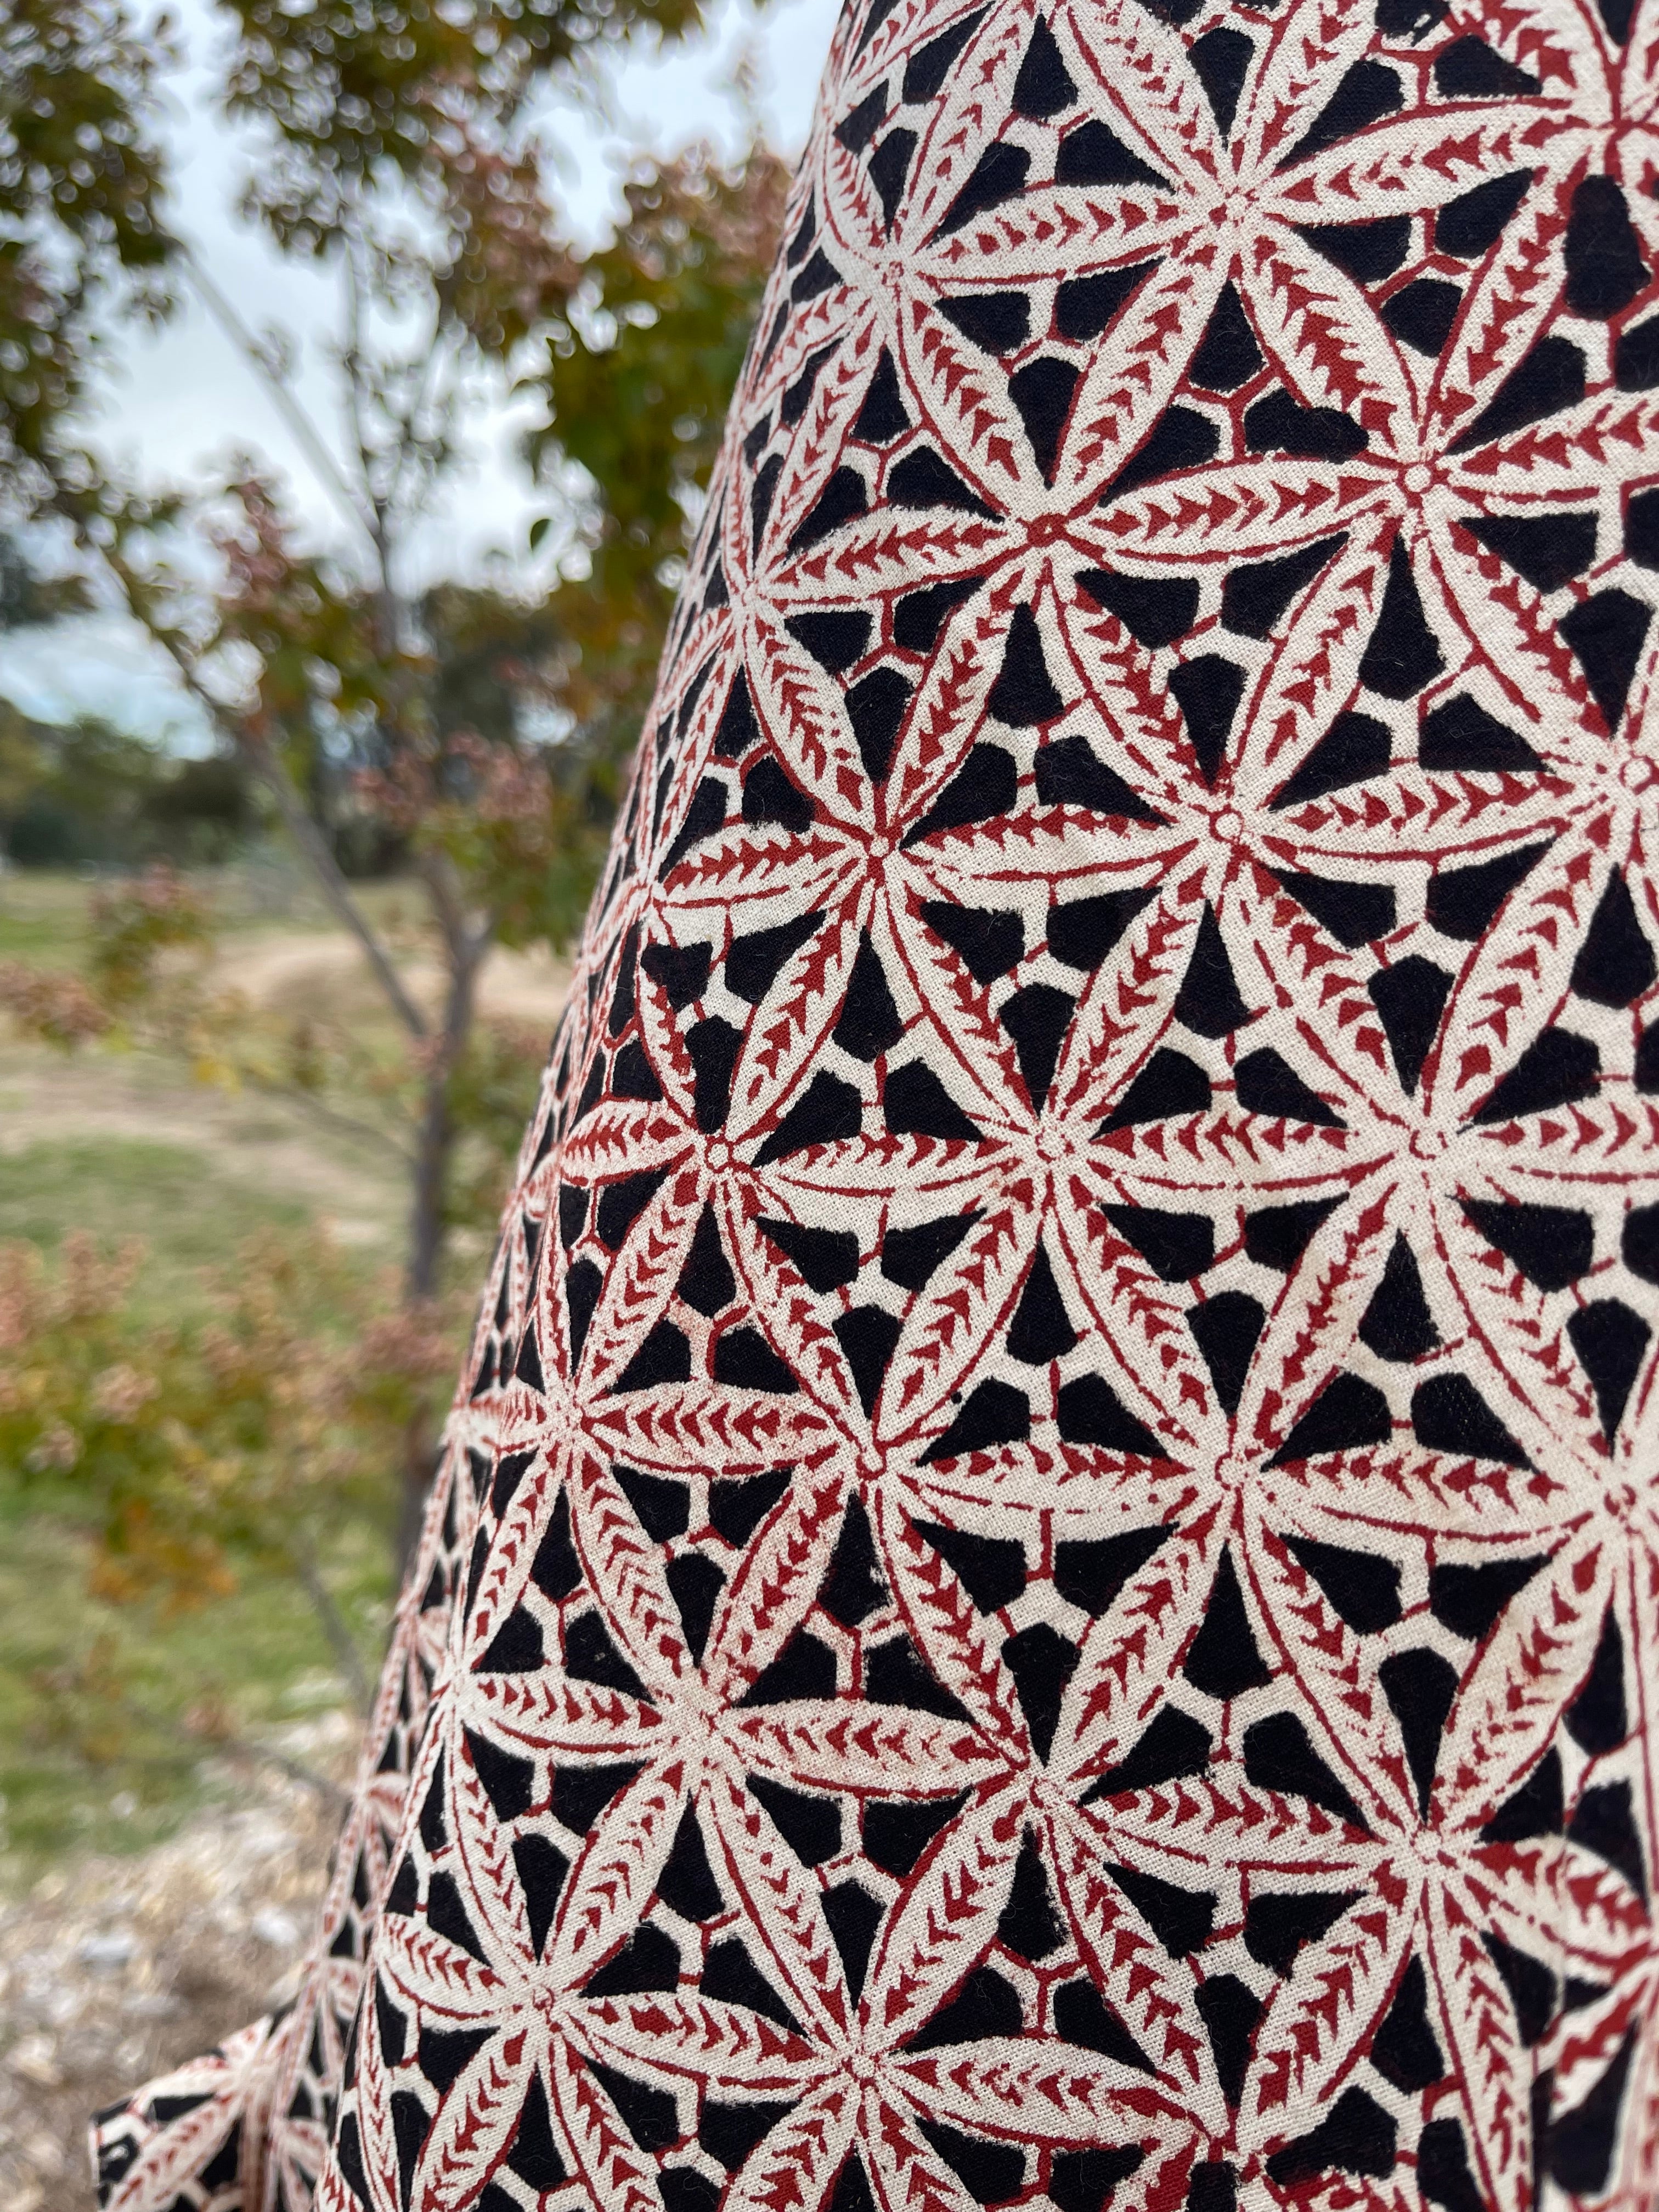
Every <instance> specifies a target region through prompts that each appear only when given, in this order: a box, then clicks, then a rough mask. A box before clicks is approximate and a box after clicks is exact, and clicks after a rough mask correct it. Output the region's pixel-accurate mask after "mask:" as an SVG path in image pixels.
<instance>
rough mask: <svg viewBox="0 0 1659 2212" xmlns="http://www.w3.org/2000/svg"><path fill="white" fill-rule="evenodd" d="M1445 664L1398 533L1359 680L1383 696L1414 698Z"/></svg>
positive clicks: (1361, 665) (1363, 657)
mask: <svg viewBox="0 0 1659 2212" xmlns="http://www.w3.org/2000/svg"><path fill="white" fill-rule="evenodd" d="M1445 665H1446V662H1445V656H1444V654H1443V653H1442V652H1441V650H1440V642H1439V640H1438V639H1437V637H1436V636H1435V634H1434V632H1433V631H1432V630H1431V629H1430V628H1429V625H1428V623H1427V620H1426V619H1425V616H1424V613H1423V602H1422V600H1421V599H1419V596H1418V591H1417V580H1416V578H1415V577H1414V576H1413V574H1412V567H1411V562H1410V560H1409V558H1408V557H1407V552H1406V548H1405V546H1404V544H1402V543H1401V540H1400V539H1399V538H1395V543H1394V550H1393V552H1392V553H1391V554H1390V555H1389V580H1388V582H1387V584H1386V585H1385V586H1383V605H1382V607H1381V608H1380V610H1379V611H1378V613H1377V617H1376V627H1375V629H1373V630H1372V631H1371V635H1370V643H1369V644H1368V645H1367V646H1366V647H1365V650H1364V654H1363V655H1362V656H1361V659H1360V663H1359V680H1360V682H1361V683H1362V684H1364V686H1365V687H1366V689H1367V690H1371V691H1377V692H1380V693H1381V694H1382V696H1383V698H1385V699H1414V698H1415V697H1416V696H1417V694H1418V693H1419V691H1420V690H1422V689H1423V686H1424V685H1425V684H1427V683H1430V682H1431V681H1432V679H1433V678H1435V677H1437V676H1438V675H1439V673H1440V671H1441V670H1442V669H1443V667H1444V666H1445Z"/></svg>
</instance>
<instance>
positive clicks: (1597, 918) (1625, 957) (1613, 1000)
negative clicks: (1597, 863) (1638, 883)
mask: <svg viewBox="0 0 1659 2212" xmlns="http://www.w3.org/2000/svg"><path fill="white" fill-rule="evenodd" d="M1656 975H1659V963H1656V961H1655V959H1654V957H1653V946H1652V945H1651V943H1650V941H1649V939H1648V935H1647V933H1646V931H1645V930H1644V928H1643V927H1642V925H1641V922H1640V921H1638V918H1637V913H1636V902H1635V900H1634V899H1632V896H1631V895H1630V886H1629V884H1627V883H1626V881H1625V878H1624V876H1623V874H1622V873H1621V872H1620V870H1619V869H1617V868H1615V869H1614V870H1613V873H1612V874H1611V875H1610V876H1609V877H1608V878H1607V888H1606V889H1605V890H1603V891H1602V893H1601V898H1600V899H1599V900H1598V901H1597V902H1596V908H1595V913H1594V914H1593V915H1591V916H1590V925H1589V929H1588V930H1587V931H1586V933H1585V935H1584V941H1583V944H1582V945H1580V946H1579V948H1578V955H1577V958H1576V959H1575V960H1574V962H1573V963H1572V975H1571V979H1570V987H1571V989H1572V990H1573V991H1575V992H1576V993H1577V995H1578V996H1579V997H1580V998H1581V999H1589V1000H1594V1002H1595V1004H1596V1005H1597V1006H1629V1005H1630V1003H1631V1001H1632V999H1639V998H1640V997H1641V995H1642V994H1643V992H1644V991H1645V990H1647V989H1648V988H1649V987H1650V986H1651V984H1652V982H1653V980H1654V978H1655V976H1656Z"/></svg>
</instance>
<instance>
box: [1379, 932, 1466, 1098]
mask: <svg viewBox="0 0 1659 2212" xmlns="http://www.w3.org/2000/svg"><path fill="white" fill-rule="evenodd" d="M1451 987H1452V979H1451V977H1450V976H1449V975H1448V974H1447V973H1446V970H1445V969H1443V968H1440V967H1437V966H1436V964H1435V963H1434V962H1433V961H1432V960H1425V959H1424V958H1423V957H1421V956H1420V955H1419V954H1418V953H1412V954H1410V955H1409V956H1408V957H1407V958H1406V959H1404V960H1396V961H1395V963H1394V964H1393V965H1392V966H1391V967H1388V968H1379V969H1377V971H1376V974H1375V975H1373V976H1372V977H1371V979H1370V982H1369V983H1368V984H1367V985H1366V989H1367V991H1368V992H1369V993H1370V1000H1371V1004H1372V1005H1373V1006H1375V1007H1376V1015H1377V1019H1378V1020H1379V1021H1380V1022H1381V1023H1382V1024H1383V1035H1384V1036H1386V1037H1387V1038H1388V1040H1389V1052H1390V1053H1391V1054H1393V1057H1394V1066H1395V1074H1396V1075H1397V1076H1398V1077H1399V1079H1400V1087H1401V1090H1402V1091H1407V1092H1408V1093H1409V1092H1411V1091H1415V1090H1416V1088H1417V1083H1418V1078H1419V1076H1420V1075H1421V1074H1422V1073H1423V1063H1424V1061H1425V1060H1426V1059H1427V1058H1428V1056H1429V1048H1430V1046H1431V1045H1432V1044H1433V1042H1434V1040H1435V1035H1436V1032H1437V1030H1438V1029H1439V1027H1440V1017H1441V1015H1442V1014H1443V1012H1445V1007H1446V1000H1447V999H1448V998H1449V996H1450V994H1451Z"/></svg>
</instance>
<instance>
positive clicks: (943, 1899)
mask: <svg viewBox="0 0 1659 2212" xmlns="http://www.w3.org/2000/svg"><path fill="white" fill-rule="evenodd" d="M1656 36H1659V8H1656V6H1655V4H1654V0H1639V4H1635V5H1633V4H1632V0H1601V6H1600V12H1599V13H1598V12H1597V9H1596V8H1595V6H1594V5H1590V4H1577V5H1575V4H1570V0H1489V4H1487V5H1486V6H1485V7H1484V8H1483V7H1482V6H1481V5H1480V4H1479V0H1271V4H1269V0H1262V4H1260V5H1251V4H1246V3H1245V0H1161V4H1157V5H1153V6H1151V7H1148V6H1146V5H1143V4H1141V0H1040V4H1037V3H1036V0H989V4H981V5H969V6H963V5H962V4H960V0H875V4H874V5H873V7H872V8H870V9H868V10H867V11H866V9H864V8H863V7H862V6H854V8H852V9H851V10H850V11H849V12H848V14H847V15H846V16H845V17H844V19H843V21H842V25H841V27H840V30H839V32H838V33H837V37H836V44H835V48H834V52H833V55H832V58H831V61H830V64H829V73H828V78H827V84H826V89H825V92H824V94H823V106H822V108H821V112H820V116H819V120H818V125H817V131H816V133H815V135H814V137H813V139H812V142H811V146H810V148H809V150H808V153H807V155H806V158H805V163H804V166H803V167H802V170H801V173H800V176H799V181H798V183H797V185H796V188H795V191H794V197H793V203H792V212H791V217H790V222H789V227H788V234H787V246H786V248H785V250H784V252H783V253H782V255H781V259H780V262H779V265H778V268H777V270H776V272H775V276H774V277H773V280H772V283H771V287H770V289H769V293H768V295H767V300H766V303H765V307H764V309H763V315H762V319H761V321H760V324H759V326H758V328H757V334H756V338H755V341H754V344H753V346H752V349H751V352H750V359H749V362H748V364H747V366H746V368H745V370H744V377H743V380H742V385H741V387H740V390H739V392H738V397H737V398H736V400H735V402H734V403H733V406H732V417H731V424H730V429H729V433H728V435H727V439H726V448H725V452H724V455H723V458H722V459H721V461H720V465H719V468H718V471H717V474H716V479H715V482H714V488H713V490H712V492H711V495H710V497H709V501H708V510H707V515H706V519H705V520H704V522H703V525H702V532H701V538H700V540H699V543H698V545H697V548H696V553H695V555H694V556H693V557H692V559H691V562H690V567H689V573H688V576H687V580H686V584H685V587H684V593H683V596H682V599H681V603H680V606H679V611H678V615H677V617H676V620H675V623H674V627H673V631H672V635H671V639H670V642H669V647H668V650H667V653H666V655H665V661H664V665H663V671H662V676H661V681H660V686H659V692H658V696H657V699H656V702H655V705H654V707H653V712H652V714H651V716H650V719H649V722H648V725H647V731H646V734H645V738H644V739H643V741H642V744H641V752H640V757H639V763H638V766H637V769H636V771H635V778H634V782H633V786H632V793H631V797H630V799H629V803H628V805H627V809H626V812H625V815H624V817H623V820H622V821H621V823H620V824H619V826H618V829H617V837H616V842H615V846H614V848H613V852H612V855H611V861H610V864H609V869H608V872H607V874H606V876H605V880H604V883H603V885H602V887H601V890H600V891H599V896H598V898H597V900H596V902H595V905H594V908H593V912H592V917H591V920H590V921H589V925H588V929H587V934H586V939H585V942H584V945H583V947H582V951H581V954H580V960H579V963H578V967H577V975H576V983H575V987H574V992H573V996H572V1002H571V1008H570V1011H569V1012H568V1015H567V1017H566V1019H565V1021H564V1023H563V1024H562V1028H561V1030H560V1033H559V1036H558V1037H557V1038H556V1041H555V1048H554V1052H553V1055H552V1058H551V1060H550V1069H549V1073H548V1076H547V1079H546V1085H545V1088H544V1094H543V1097H542V1101H541V1103H540V1106H539V1107H538V1112H537V1115H536V1119H535V1121H534V1123H533V1124H532V1129H531V1132H530V1133H529V1136H528V1138H527V1139H526V1146H525V1151H524V1153H523V1157H522V1162H521V1168H520V1176H519V1178H518V1183H517V1188H516V1191H515V1194H514V1196H513V1202H512V1204H511V1206H510V1207H509V1209H508V1212H507V1222H506V1227H505V1231H504V1234H503V1239H502V1243H501V1249H500V1252H499V1255H498V1258H497V1261H496V1263H495V1270H494V1273H493V1275H492V1278H491V1280H490V1283H489V1290H488V1293H487V1296H486V1298H485V1302H484V1306H483V1317H482V1320H481V1322H480V1326H479V1328H478V1332H477V1342H476V1346H475V1349H474V1351H473V1353H472V1357H471V1364H470V1365H469V1367H468V1370H467V1372H466V1375H465V1379H464V1383H463V1386H462V1389H461V1391H460V1394H459V1397H458V1400H457V1402H456V1407H455V1410H454V1414H453V1420H452V1422H451V1425H450V1429H449V1438H448V1444H447V1455H446V1457H445V1461H444V1465H443V1468H442V1470H441V1476H440V1480H439V1483H438V1486H437V1490H436V1492H435V1497H434V1498H433V1501H432V1505H431V1511H430V1516H429V1521H428V1528H427V1532H426V1537H425V1543H424V1548H423V1550H422V1555H421V1559H420V1562H419V1565H418V1567H417V1570H416V1573H415V1575H414V1576H413V1577H412V1578H411V1580H410V1584H409V1587H408V1589H407V1590H406V1592H405V1594H404V1599H403V1602H402V1607H401V1609H400V1611H399V1613H398V1624H397V1629H396V1634H395V1638H394V1642H393V1647H392V1658H391V1662H390V1664H389V1667H388V1670H387V1674H386V1680H385V1685H384V1687H383V1689H382V1692H381V1701H380V1711H379V1716H378V1718H377V1721H376V1723H375V1726H374V1730H373V1732H372V1736H371V1741H370V1743H369V1747H368V1753H367V1755H366V1758H365V1761H364V1765H363V1771H362V1782H361V1784H360V1787H359V1790H358V1793H357V1797H356V1806H355V1809H354V1811H353V1813H352V1815H351V1818H350V1820H349V1825H348V1827H347V1830H346V1833H345V1838H344V1840H343V1845H342V1848H341V1850H340V1854H339V1858H338V1863H337V1875H336V1879H335V1885H334V1890H333V1893H332V1895H331V1899H330V1903H329V1905H328V1908H327V1911H326V1914H325V1921H324V1925H323V1929H322V1932H321V1935H320V1937H319V1942H318V1944H317V1948H316V1951H315V1954H314V1958H313V1964H312V1966H311V1968H310V1970H309V1974H308V1978H307V1982H306V1985H305V1989H304V1991H303V1994H302V1996H301V1999H300V2001H299V2002H298V2004H297V2005H296V2006H295V2008H294V2009H293V2010H292V2011H291V2012H290V2013H289V2015H287V2016H286V2018H285V2019H283V2021H280V2022H278V2023H276V2024H275V2025H274V2026H273V2025H269V2024H268V2025H265V2026H263V2027H261V2028H260V2029H258V2030H256V2031H251V2032H250V2035H249V2037H248V2038H247V2039H245V2040H244V2042H243V2043H242V2044H240V2045H232V2046H227V2048H226V2050H225V2051H223V2052H222V2053H220V2054H216V2056H215V2057H213V2058H212V2059H210V2060H209V2061H206V2062H204V2064H203V2065H202V2066H201V2067H197V2068H193V2069H185V2071H184V2072H183V2073H182V2074H181V2075H178V2076H176V2077H173V2079H172V2080H170V2081H167V2082H165V2083H162V2084H161V2085H155V2086H153V2087H152V2088H151V2090H149V2091H148V2092H144V2093H141V2094H140V2096H139V2097H137V2099H135V2100H133V2102H132V2103H131V2104H130V2105H128V2106H124V2107H122V2108H120V2110H119V2111H118V2112H115V2113H113V2114H111V2115H106V2117H105V2119H104V2120H103V2122H102V2123H101V2130H100V2147H101V2156H102V2166H103V2179H104V2188H105V2202H106V2204H107V2205H108V2206H109V2207H110V2208H111V2212H150V2208H156V2212H160V2208H162V2207H165V2206H173V2207H175V2208H176V2212H232V2208H235V2207H241V2208H243V2209H244V2212H254V2208H256V2207H258V2208H260V2212H301V2208H304V2207H306V2206H307V2205H309V2204H312V2203H313V2202H314V2203H316V2204H317V2205H318V2206H319V2207H320V2208H321V2212H411V2208H413V2209H414V2212H439V2208H445V2212H452V2209H453V2212H462V2209H463V2208H465V2207H470V2206H476V2207H477V2208H478V2212H532V2208H536V2207H539V2206H547V2205H550V2206H552V2207H555V2208H563V2207H566V2206H568V2207H570V2208H571V2212H575V2208H576V2207H577V2206H578V2205H580V2204H581V2203H589V2204H592V2205H594V2206H597V2207H599V2208H602V2212H716V2208H717V2207H719V2208H723V2212H972V2207H973V2206H975V2204H979V2205H987V2206H1000V2205H1004V2204H1011V2203H1035V2204H1036V2205H1039V2206H1041V2207H1042V2208H1044V2212H1048V2209H1049V2208H1053V2212H1103V2208H1105V2207H1107V2206H1109V2207H1110V2212H1180V2208H1183V2207H1184V2208H1187V2212H1231V2208H1234V2207H1239V2208H1245V2212H1269V2208H1272V2207H1278V2206H1289V2205H1302V2204H1310V2205H1317V2206H1320V2207H1328V2208H1331V2212H1339V2209H1340V2208H1346V2207H1361V2208H1364V2212H1418V2208H1420V2207H1425V2206H1430V2207H1436V2208H1440V2212H1525V2208H1527V2207H1529V2206H1537V2207H1543V2208H1566V2207H1570V2206H1582V2207H1595V2208H1601V2207H1617V2208H1620V2212H1654V2208H1655V2207H1656V2206H1659V1947H1656V1942H1655V1937H1654V1930H1653V1925H1652V1922H1651V1920H1650V1893H1651V1891H1652V1887H1653V1884H1654V1881H1655V1878H1656V1873H1659V1869H1656V1863H1655V1859H1654V1843H1655V1819H1656V1804H1655V1790H1656V1772H1655V1753H1656V1750H1659V1733H1656V1731H1659V1719H1656V1716H1655V1711H1654V1701H1655V1699H1656V1697H1659V1486H1656V1472H1655V1469H1656V1459H1655V1452H1656V1443H1659V1419H1656V1393H1655V1383H1654V1367H1655V1351H1656V1346H1655V1337H1654V1332H1655V1328H1656V1324H1659V1019H1653V1018H1650V1017H1652V1016H1653V1014H1654V1011H1655V1009H1656V1007H1659V990H1656V982H1659V961H1656V945H1659V868H1656V854H1655V838H1656V829H1659V815H1656V799H1655V793H1656V790H1659V711H1656V708H1655V705H1654V701H1655V673H1654V671H1655V652H1656V644H1659V636H1656V631H1655V625H1654V623H1653V610H1654V606H1655V604H1656V600H1659V289H1656V285H1655V283H1654V276H1655V272H1656V270H1659V208H1656V205H1655V196H1656V179H1659V119H1656V107H1659V90H1656V79H1655V65H1654V52H1655V40H1656Z"/></svg>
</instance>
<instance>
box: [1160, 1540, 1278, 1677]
mask: <svg viewBox="0 0 1659 2212" xmlns="http://www.w3.org/2000/svg"><path fill="white" fill-rule="evenodd" d="M1181 1671H1182V1674H1184V1675H1185V1676H1186V1677H1187V1680H1188V1681H1189V1682H1190V1683H1191V1684H1192V1686H1193V1687H1194V1689H1195V1690H1197V1691H1199V1692H1201V1694H1202V1695H1203V1696H1205V1697H1206V1698H1220V1699H1227V1698H1242V1697H1243V1694H1244V1692H1246V1691H1247V1690H1259V1689H1261V1687H1262V1686H1264V1684H1266V1683H1268V1682H1270V1681H1272V1680H1273V1670H1272V1668H1270V1667H1269V1666H1268V1665H1267V1662H1266V1660H1264V1659H1263V1657H1262V1656H1261V1650H1260V1649H1259V1648H1258V1646H1257V1644H1256V1640H1255V1631H1254V1630H1253V1629H1252V1628H1251V1626H1250V1616H1249V1612H1248V1611H1247V1609H1246V1607H1245V1604H1244V1593H1243V1590H1241V1589H1240V1588H1239V1586H1238V1575H1237V1571H1236V1570H1235V1568H1234V1566H1233V1555H1232V1549H1231V1546H1226V1545H1224V1546H1223V1547H1222V1553H1221V1563H1220V1565H1218V1567H1217V1569H1216V1575H1215V1581H1214V1582H1213V1583H1212V1585H1211V1588H1210V1595H1209V1598H1208V1600H1207V1601H1206V1605H1205V1607H1204V1613H1203V1618H1202V1620H1200V1623H1199V1629H1198V1633H1197V1635H1196V1636H1194V1638H1193V1640H1192V1642H1191V1644H1189V1645H1188V1649H1187V1656H1186V1659H1185V1661H1184V1662H1183V1663H1182V1669H1181Z"/></svg>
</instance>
